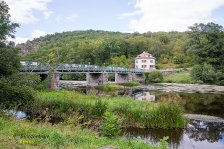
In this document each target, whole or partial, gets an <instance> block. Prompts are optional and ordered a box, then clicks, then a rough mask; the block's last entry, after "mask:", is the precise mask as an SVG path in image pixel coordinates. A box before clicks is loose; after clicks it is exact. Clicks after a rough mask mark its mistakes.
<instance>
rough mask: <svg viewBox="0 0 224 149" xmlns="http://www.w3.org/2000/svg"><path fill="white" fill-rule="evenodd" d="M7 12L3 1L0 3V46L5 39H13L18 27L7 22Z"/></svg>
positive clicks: (7, 9)
mask: <svg viewBox="0 0 224 149" xmlns="http://www.w3.org/2000/svg"><path fill="white" fill-rule="evenodd" d="M8 11H9V7H8V5H7V4H6V3H5V2H4V1H0V43H1V45H0V46H2V44H3V43H5V41H6V39H7V37H11V38H14V33H15V29H16V28H17V27H19V24H17V23H13V22H11V21H10V20H9V18H10V14H9V13H8Z"/></svg>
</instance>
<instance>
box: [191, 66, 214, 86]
mask: <svg viewBox="0 0 224 149" xmlns="http://www.w3.org/2000/svg"><path fill="white" fill-rule="evenodd" d="M191 76H192V78H193V79H194V80H195V81H202V82H204V83H216V82H217V72H216V70H215V69H214V68H213V67H212V65H209V64H206V63H204V64H203V65H195V66H194V67H193V68H192V70H191Z"/></svg>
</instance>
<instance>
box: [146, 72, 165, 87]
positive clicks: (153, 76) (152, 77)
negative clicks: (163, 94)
mask: <svg viewBox="0 0 224 149" xmlns="http://www.w3.org/2000/svg"><path fill="white" fill-rule="evenodd" d="M162 81H163V75H162V73H161V72H160V71H151V72H146V73H145V83H146V84H148V83H159V82H162Z"/></svg>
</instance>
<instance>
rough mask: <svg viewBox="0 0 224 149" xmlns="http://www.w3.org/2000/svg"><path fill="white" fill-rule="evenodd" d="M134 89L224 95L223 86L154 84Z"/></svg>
mask: <svg viewBox="0 0 224 149" xmlns="http://www.w3.org/2000/svg"><path fill="white" fill-rule="evenodd" d="M135 89H141V90H158V91H165V92H185V93H213V94H224V86H218V85H202V84H179V83H154V84H149V85H140V86H138V87H135Z"/></svg>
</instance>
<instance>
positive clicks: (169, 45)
mask: <svg viewBox="0 0 224 149" xmlns="http://www.w3.org/2000/svg"><path fill="white" fill-rule="evenodd" d="M187 39H188V34H187V32H156V33H152V32H147V33H144V34H140V33H137V32H136V33H120V32H109V31H101V30H96V31H95V30H87V31H72V32H63V33H55V34H52V35H46V36H44V37H40V38H36V39H34V40H33V41H27V42H26V43H24V44H19V45H17V47H18V48H20V49H21V50H20V53H21V55H22V59H23V60H31V61H41V62H49V63H55V62H57V63H82V64H97V65H119V66H131V67H133V64H134V58H135V57H136V56H137V55H138V54H140V53H141V52H142V51H147V52H149V53H151V54H153V56H154V57H156V59H157V64H158V65H157V66H158V67H161V66H165V67H168V66H170V65H171V66H176V65H177V66H178V65H184V64H186V63H188V61H189V60H188V57H187V56H186V54H187V53H186V51H187V46H186V45H187Z"/></svg>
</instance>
